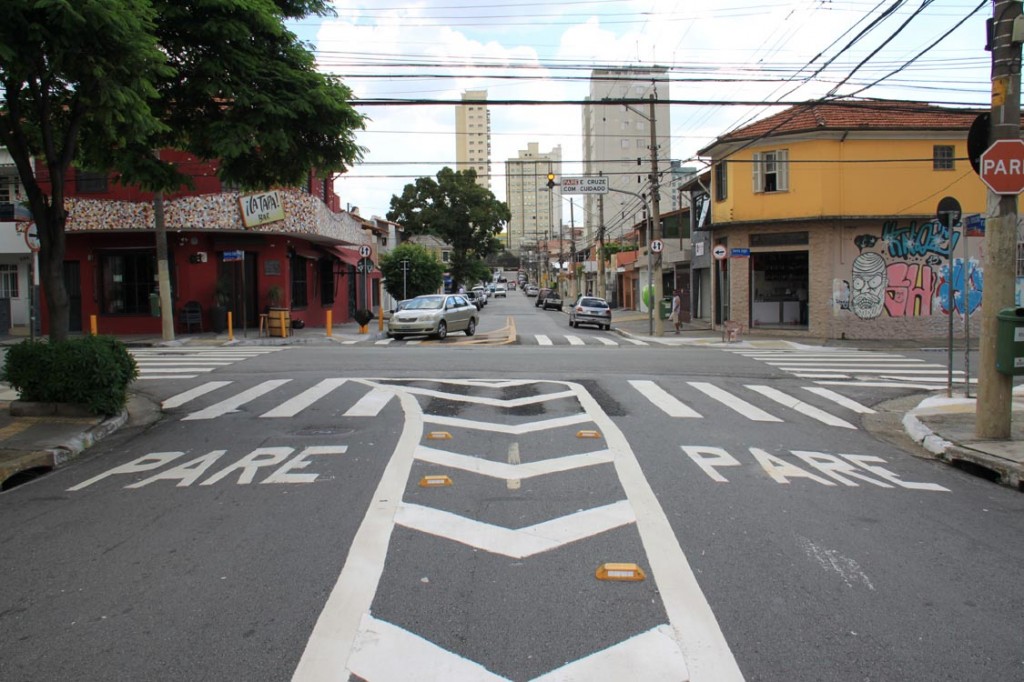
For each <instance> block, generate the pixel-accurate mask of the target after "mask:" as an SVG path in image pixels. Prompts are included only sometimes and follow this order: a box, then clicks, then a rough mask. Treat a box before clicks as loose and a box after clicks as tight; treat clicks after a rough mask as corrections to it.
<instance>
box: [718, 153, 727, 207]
mask: <svg viewBox="0 0 1024 682" xmlns="http://www.w3.org/2000/svg"><path fill="white" fill-rule="evenodd" d="M725 164H726V162H725V161H719V162H718V163H716V164H715V201H725V198H726V197H728V196H729V184H728V177H729V176H728V174H727V173H726V167H725Z"/></svg>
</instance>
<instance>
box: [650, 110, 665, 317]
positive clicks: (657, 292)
mask: <svg viewBox="0 0 1024 682" xmlns="http://www.w3.org/2000/svg"><path fill="white" fill-rule="evenodd" d="M654 102H655V99H654V93H653V92H652V93H651V105H650V106H651V234H652V239H661V213H660V204H661V196H660V195H661V191H660V190H659V189H658V132H657V129H658V124H657V120H656V119H655V117H654ZM650 251H651V242H650V241H648V242H647V252H648V253H650ZM661 280H662V276H661V254H660V253H659V254H656V255H655V257H654V290H653V292H652V296H651V297H652V299H653V300H652V301H651V306H652V307H654V311H655V312H654V335H655V336H664V335H665V321H664V320H663V319H661V314H660V313H661V311H660V310H659V309H658V308H660V306H661V295H662V291H661V290H662V283H661Z"/></svg>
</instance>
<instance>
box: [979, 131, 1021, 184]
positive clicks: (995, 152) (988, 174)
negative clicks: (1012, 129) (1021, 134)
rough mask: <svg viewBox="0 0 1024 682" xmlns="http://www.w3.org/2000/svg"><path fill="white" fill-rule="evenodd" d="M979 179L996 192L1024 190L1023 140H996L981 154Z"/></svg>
mask: <svg viewBox="0 0 1024 682" xmlns="http://www.w3.org/2000/svg"><path fill="white" fill-rule="evenodd" d="M979 175H981V180H982V182H984V183H985V184H986V185H988V187H989V189H991V190H992V191H993V192H995V193H996V194H1020V193H1021V192H1022V191H1024V140H996V141H995V142H994V143H992V146H991V147H989V148H988V149H986V150H985V152H984V153H983V154H982V155H981V162H980V168H979Z"/></svg>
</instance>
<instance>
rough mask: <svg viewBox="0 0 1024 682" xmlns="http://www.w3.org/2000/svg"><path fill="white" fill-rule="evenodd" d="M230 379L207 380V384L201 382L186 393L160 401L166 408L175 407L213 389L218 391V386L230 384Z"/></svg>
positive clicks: (162, 406)
mask: <svg viewBox="0 0 1024 682" xmlns="http://www.w3.org/2000/svg"><path fill="white" fill-rule="evenodd" d="M230 383H231V382H230V381H207V382H206V383H205V384H200V385H198V386H196V387H195V388H192V389H189V390H187V391H185V392H184V393H179V394H178V395H175V396H171V397H170V398H168V399H167V400H165V401H163V402H162V403H160V407H161V408H163V409H165V410H170V409H173V408H175V407H181V406H182V405H184V404H185V403H187V402H189V401H192V400H195V399H196V398H198V397H199V396H201V395H206V394H207V393H210V392H211V391H216V390H217V389H218V388H223V387H225V386H227V385H228V384H230Z"/></svg>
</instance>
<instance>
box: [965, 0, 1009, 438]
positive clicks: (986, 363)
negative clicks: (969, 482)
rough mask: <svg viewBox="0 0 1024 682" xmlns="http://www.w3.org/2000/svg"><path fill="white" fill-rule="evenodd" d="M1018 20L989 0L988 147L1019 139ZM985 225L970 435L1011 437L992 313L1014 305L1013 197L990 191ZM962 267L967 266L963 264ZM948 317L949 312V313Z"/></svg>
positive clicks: (1004, 1) (1001, 1) (1005, 378)
mask: <svg viewBox="0 0 1024 682" xmlns="http://www.w3.org/2000/svg"><path fill="white" fill-rule="evenodd" d="M1020 15H1021V4H1020V2H1018V1H1017V0H993V2H992V16H993V17H994V21H993V22H992V33H991V48H992V129H991V131H990V133H989V143H990V144H991V143H994V142H995V141H996V140H1012V139H1020V56H1021V44H1020V43H1019V42H1014V41H1013V24H1014V19H1016V18H1017V17H1019V16H1020ZM988 205H989V216H990V217H989V218H988V219H987V220H986V221H985V295H984V296H983V297H982V300H981V340H980V341H979V345H980V349H981V356H980V367H979V368H978V402H977V407H976V410H977V411H976V415H975V422H974V423H975V426H974V429H975V435H976V436H977V437H978V438H988V439H1000V440H1004V439H1008V438H1009V437H1010V422H1011V417H1012V414H1011V406H1012V402H1013V395H1012V390H1013V377H1012V376H1010V375H1008V374H1001V373H1000V372H997V371H996V337H997V334H998V329H999V319H998V318H997V314H998V313H999V310H1000V309H1002V308H1006V307H1010V306H1012V305H1013V303H1014V275H1015V272H1016V262H1015V260H1016V250H1017V195H1015V194H1009V195H999V194H995V193H993V192H991V191H990V192H989V195H988ZM965 267H966V264H965ZM949 314H950V315H952V314H953V311H952V310H950V311H949Z"/></svg>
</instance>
